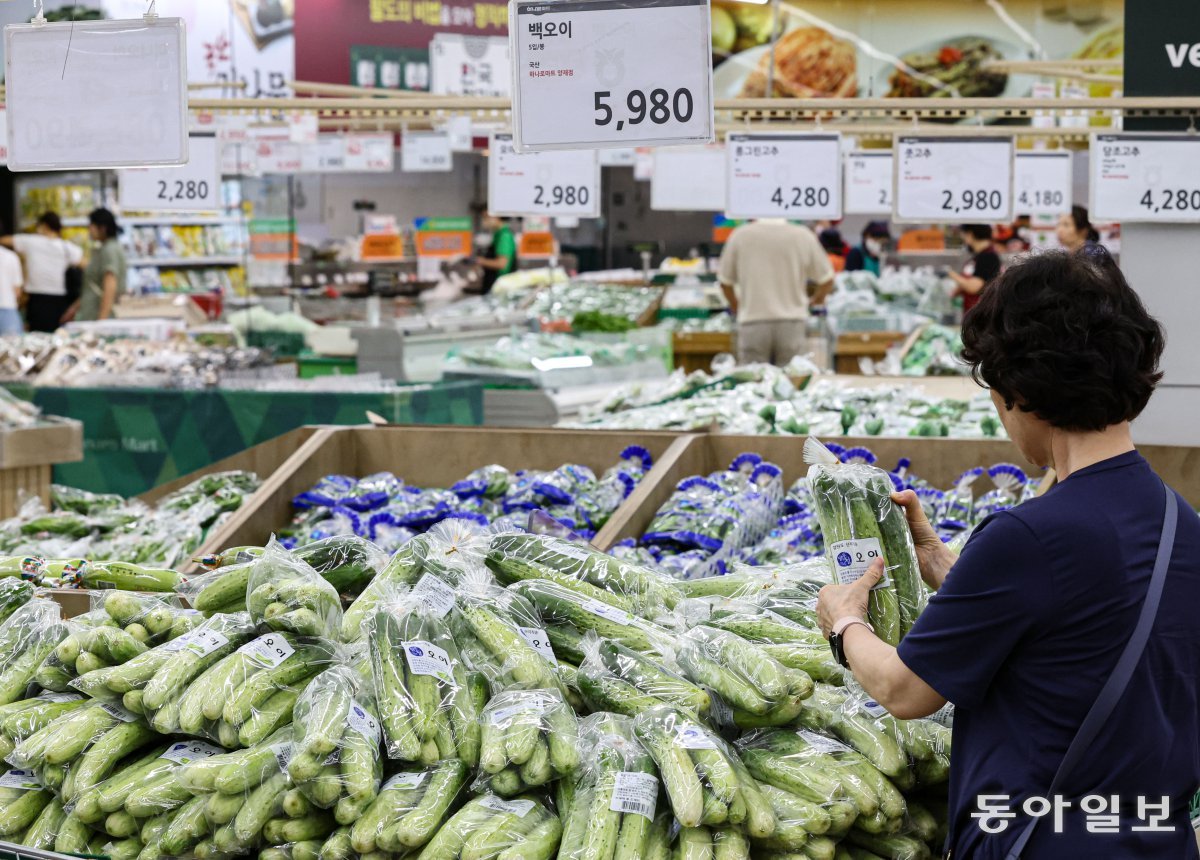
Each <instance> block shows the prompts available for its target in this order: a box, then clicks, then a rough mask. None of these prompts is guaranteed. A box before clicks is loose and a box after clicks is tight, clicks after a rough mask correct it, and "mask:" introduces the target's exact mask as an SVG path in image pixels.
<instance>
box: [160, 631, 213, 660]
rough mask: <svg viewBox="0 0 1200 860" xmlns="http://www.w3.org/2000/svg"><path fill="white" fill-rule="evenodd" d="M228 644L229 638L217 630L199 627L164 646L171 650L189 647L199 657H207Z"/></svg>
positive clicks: (181, 649)
mask: <svg viewBox="0 0 1200 860" xmlns="http://www.w3.org/2000/svg"><path fill="white" fill-rule="evenodd" d="M228 644H229V639H228V638H226V637H225V636H224V635H223V634H221V633H218V632H217V631H216V630H205V629H204V628H197V629H196V630H189V631H188V632H187V633H184V634H183V635H182V636H180V637H179V638H178V639H172V640H171V641H170V642H167V643H166V644H165V645H163V646H162V647H163V648H164V649H165V650H166V651H169V652H171V651H183V650H184V649H187V650H188V651H190V652H192V653H193V654H195V655H196V656H197V657H205V656H207V655H209V654H211V653H212V652H213V651H216V650H217V649H218V648H223V647H224V646H226V645H228Z"/></svg>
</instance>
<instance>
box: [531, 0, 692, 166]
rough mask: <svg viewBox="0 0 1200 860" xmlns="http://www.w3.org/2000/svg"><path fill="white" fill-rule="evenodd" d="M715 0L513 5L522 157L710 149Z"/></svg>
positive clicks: (539, 0)
mask: <svg viewBox="0 0 1200 860" xmlns="http://www.w3.org/2000/svg"><path fill="white" fill-rule="evenodd" d="M710 31H711V23H710V19H709V0H513V2H512V3H510V4H509V27H508V32H509V40H510V45H511V53H512V58H513V77H514V83H513V129H514V132H515V136H516V142H517V148H518V149H519V150H521V151H526V150H540V149H596V148H603V147H614V146H616V147H625V146H646V145H650V144H656V145H665V144H699V143H708V142H710V141H711V140H712V139H713V131H714V121H713V95H712V65H711V54H712V38H711V35H710Z"/></svg>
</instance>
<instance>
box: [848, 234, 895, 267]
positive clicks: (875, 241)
mask: <svg viewBox="0 0 1200 860" xmlns="http://www.w3.org/2000/svg"><path fill="white" fill-rule="evenodd" d="M891 241H892V233H891V231H890V230H889V229H888V225H887V222H886V221H872V222H871V223H870V224H868V225H867V226H866V227H864V228H863V231H862V242H860V243H859V244H858V245H857V246H856V247H854V248H851V249H850V253H849V254H847V255H846V271H847V272H861V271H867V272H870V273H871V274H873V275H878V274H879V272H880V269H881V268H882V264H881V260H882V259H883V254H884V251H886V250H887V247H888V244H889V243H890V242H891Z"/></svg>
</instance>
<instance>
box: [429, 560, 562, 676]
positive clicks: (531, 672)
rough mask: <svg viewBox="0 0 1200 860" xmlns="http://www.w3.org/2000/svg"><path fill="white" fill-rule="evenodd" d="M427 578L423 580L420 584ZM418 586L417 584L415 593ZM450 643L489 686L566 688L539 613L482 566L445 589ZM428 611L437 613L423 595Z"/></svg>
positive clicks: (444, 605)
mask: <svg viewBox="0 0 1200 860" xmlns="http://www.w3.org/2000/svg"><path fill="white" fill-rule="evenodd" d="M423 582H425V580H422V583H423ZM421 591H422V589H421V583H418V586H417V588H416V589H414V591H413V594H414V596H417V595H418V594H419V593H420V592H421ZM445 596H446V598H447V599H448V600H449V605H447V604H445V603H442V604H440V605H441V606H443V607H445V608H446V609H447V610H448V611H449V619H448V620H449V623H450V629H451V632H452V633H453V635H454V641H455V643H456V644H457V645H458V649H459V652H460V653H461V654H462V656H463V658H464V659H465V660H466V662H467V665H468V666H469V667H470V668H471V669H473V670H475V671H477V672H482V673H483V674H484V675H485V676H486V677H487V679H488V681H489V683H490V684H491V687H492V689H493V690H496V691H499V690H509V689H525V690H532V689H558V690H560V691H562V692H564V693H565V687H564V685H563V683H562V681H561V679H560V677H559V674H558V660H557V659H556V657H555V654H554V649H553V647H552V646H551V644H550V638H549V635H548V634H547V633H546V630H545V629H544V628H543V626H542V620H541V618H539V617H538V614H537V611H536V610H535V609H534V608H533V606H532V605H531V604H530V603H529V601H527V600H525V599H524V598H523V597H521V596H520V595H519V594H516V593H515V592H512V591H508V590H506V589H503V588H500V587H498V586H496V585H495V584H494V580H493V579H492V576H491V574H489V573H488V572H487V571H486V570H484V569H482V568H481V569H478V570H475V571H470V572H468V573H467V574H465V575H464V576H463V578H462V580H461V582H460V584H459V587H458V589H457V593H456V592H455V591H453V590H451V591H449V592H448V593H445ZM425 602H426V604H427V605H430V606H431V611H434V612H435V613H436V612H437V610H436V609H433V606H436V605H438V604H431V602H430V600H429V599H428V598H426V601H425Z"/></svg>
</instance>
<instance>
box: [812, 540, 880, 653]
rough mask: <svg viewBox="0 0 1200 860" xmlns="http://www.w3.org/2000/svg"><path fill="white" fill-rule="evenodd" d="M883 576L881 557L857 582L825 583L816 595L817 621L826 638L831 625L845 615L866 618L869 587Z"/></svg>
mask: <svg viewBox="0 0 1200 860" xmlns="http://www.w3.org/2000/svg"><path fill="white" fill-rule="evenodd" d="M882 578H883V559H882V558H878V559H876V560H875V561H874V562H873V563H872V564H871V566H870V567H868V568H867V571H866V573H864V574H863V575H862V578H861V579H859V580H858V581H857V582H852V583H851V584H850V585H827V586H825V587H824V588H822V589H821V593H820V594H818V595H817V623H818V624H820V626H821V633H822V634H823V635H824V636H825V638H826V639H828V638H829V631H830V630H832V629H833V625H834V624H835V623H837V622H838V621H839V620H840V619H842V618H845V617H846V616H853V617H854V618H862V619H863V620H864V621H865V620H866V618H867V603H868V601H869V600H870V599H871V589H872V588H873V587H874V586H875V584H876V583H877V582H879V580H880V579H882Z"/></svg>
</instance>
